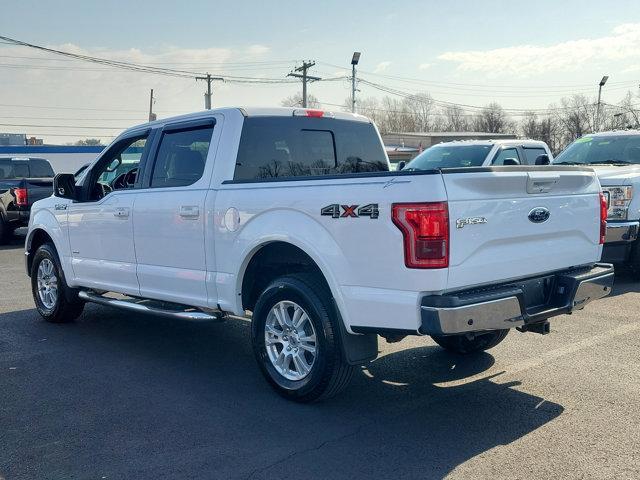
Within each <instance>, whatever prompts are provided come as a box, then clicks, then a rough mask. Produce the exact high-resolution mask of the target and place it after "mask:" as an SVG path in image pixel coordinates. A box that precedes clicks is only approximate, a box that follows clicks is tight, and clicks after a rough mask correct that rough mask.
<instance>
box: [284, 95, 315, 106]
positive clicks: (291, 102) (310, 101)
mask: <svg viewBox="0 0 640 480" xmlns="http://www.w3.org/2000/svg"><path fill="white" fill-rule="evenodd" d="M280 105H282V106H283V107H302V94H301V93H296V94H295V95H291V96H289V97H287V98H284V99H283V100H282V101H281V102H280ZM307 107H309V108H320V101H319V100H318V98H317V97H316V96H314V95H311V94H308V95H307Z"/></svg>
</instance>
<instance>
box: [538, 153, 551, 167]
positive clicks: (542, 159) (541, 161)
mask: <svg viewBox="0 0 640 480" xmlns="http://www.w3.org/2000/svg"><path fill="white" fill-rule="evenodd" d="M550 163H551V160H549V155H547V154H546V153H543V154H542V155H538V156H537V157H536V165H549V164H550Z"/></svg>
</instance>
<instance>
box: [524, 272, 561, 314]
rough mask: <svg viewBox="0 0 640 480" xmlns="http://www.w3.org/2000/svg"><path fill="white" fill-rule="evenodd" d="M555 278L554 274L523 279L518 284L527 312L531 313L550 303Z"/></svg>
mask: <svg viewBox="0 0 640 480" xmlns="http://www.w3.org/2000/svg"><path fill="white" fill-rule="evenodd" d="M555 281H556V278H555V276H554V275H549V276H547V277H539V278H534V279H531V280H525V281H523V282H520V283H519V284H518V287H520V288H521V289H522V296H523V300H524V307H525V309H526V311H527V313H533V312H535V311H536V310H540V309H542V308H544V307H546V306H548V305H549V304H550V303H551V296H552V294H553V291H554V286H555Z"/></svg>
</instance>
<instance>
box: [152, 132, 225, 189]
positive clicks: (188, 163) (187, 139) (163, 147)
mask: <svg viewBox="0 0 640 480" xmlns="http://www.w3.org/2000/svg"><path fill="white" fill-rule="evenodd" d="M212 134H213V126H207V127H198V128H192V129H186V130H177V131H168V132H165V133H163V134H162V139H161V141H160V146H159V147H158V153H157V155H156V160H155V163H154V166H153V173H152V175H151V187H155V188H160V187H185V186H187V185H192V184H194V183H195V182H197V181H198V180H200V178H201V177H202V174H203V173H204V166H205V162H206V159H207V154H208V152H209V144H210V143H211V135H212Z"/></svg>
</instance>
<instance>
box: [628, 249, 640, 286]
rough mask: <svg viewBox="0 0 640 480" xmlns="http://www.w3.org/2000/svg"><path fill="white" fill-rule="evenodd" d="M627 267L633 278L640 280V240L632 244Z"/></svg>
mask: <svg viewBox="0 0 640 480" xmlns="http://www.w3.org/2000/svg"><path fill="white" fill-rule="evenodd" d="M627 267H628V268H629V271H630V273H631V275H632V277H633V279H634V280H640V240H636V241H635V242H633V245H631V252H630V253H629V262H628V263H627Z"/></svg>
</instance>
